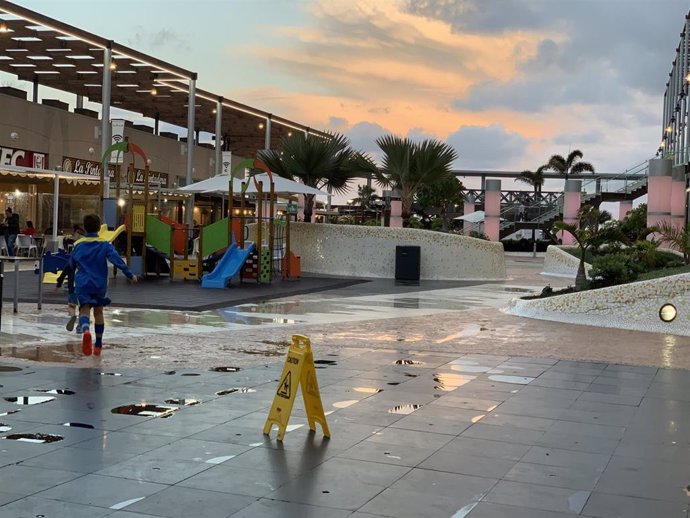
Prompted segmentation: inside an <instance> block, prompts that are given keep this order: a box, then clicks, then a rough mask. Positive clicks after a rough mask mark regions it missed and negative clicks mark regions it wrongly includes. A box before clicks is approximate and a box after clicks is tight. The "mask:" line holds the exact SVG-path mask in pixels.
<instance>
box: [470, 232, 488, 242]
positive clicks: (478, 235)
mask: <svg viewBox="0 0 690 518" xmlns="http://www.w3.org/2000/svg"><path fill="white" fill-rule="evenodd" d="M470 237H476V238H477V239H483V240H485V241H491V240H490V239H489V236H487V235H486V234H484V233H482V232H477V231H476V230H472V231H470Z"/></svg>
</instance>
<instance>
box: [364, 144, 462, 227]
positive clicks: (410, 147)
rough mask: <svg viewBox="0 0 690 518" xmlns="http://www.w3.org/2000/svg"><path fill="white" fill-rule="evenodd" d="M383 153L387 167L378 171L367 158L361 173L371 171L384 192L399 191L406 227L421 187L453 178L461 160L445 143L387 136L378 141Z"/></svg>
mask: <svg viewBox="0 0 690 518" xmlns="http://www.w3.org/2000/svg"><path fill="white" fill-rule="evenodd" d="M376 144H378V146H379V148H381V151H383V154H384V157H383V165H382V166H381V167H377V166H376V165H375V164H374V163H373V161H372V160H371V159H369V158H367V157H364V158H365V160H364V163H360V169H361V170H368V171H369V172H371V173H372V174H373V175H374V177H375V178H376V182H377V183H378V184H379V185H381V186H382V187H384V188H392V189H396V190H397V191H398V192H399V193H400V199H401V200H402V217H403V222H404V224H405V225H406V224H407V222H408V221H409V219H410V213H411V211H412V203H413V201H414V196H415V193H416V192H417V189H419V187H420V185H424V184H426V185H429V184H432V183H434V182H436V181H438V180H441V179H443V178H446V177H448V176H450V172H451V165H452V163H453V162H454V161H455V160H456V159H457V158H458V155H457V153H456V152H455V150H454V149H453V148H452V147H450V146H449V145H448V144H446V143H445V142H441V141H440V140H436V139H427V140H423V141H421V142H413V141H411V140H410V139H407V138H402V137H398V136H396V135H384V136H383V137H379V138H378V139H377V140H376Z"/></svg>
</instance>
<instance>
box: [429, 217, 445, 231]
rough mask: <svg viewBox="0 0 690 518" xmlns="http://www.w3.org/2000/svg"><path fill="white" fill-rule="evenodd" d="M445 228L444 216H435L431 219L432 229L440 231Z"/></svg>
mask: <svg viewBox="0 0 690 518" xmlns="http://www.w3.org/2000/svg"><path fill="white" fill-rule="evenodd" d="M441 229H443V218H435V219H432V220H431V230H436V231H437V232H440V231H441Z"/></svg>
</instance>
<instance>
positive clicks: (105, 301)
mask: <svg viewBox="0 0 690 518" xmlns="http://www.w3.org/2000/svg"><path fill="white" fill-rule="evenodd" d="M77 299H78V300H79V307H81V306H83V305H85V304H88V305H89V306H92V307H102V306H108V305H110V302H111V300H110V299H109V298H108V297H106V294H105V293H77Z"/></svg>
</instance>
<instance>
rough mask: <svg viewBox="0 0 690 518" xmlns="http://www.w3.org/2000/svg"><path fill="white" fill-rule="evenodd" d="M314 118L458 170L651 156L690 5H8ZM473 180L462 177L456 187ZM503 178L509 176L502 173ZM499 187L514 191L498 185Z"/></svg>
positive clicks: (599, 1) (461, 1) (371, 146)
mask: <svg viewBox="0 0 690 518" xmlns="http://www.w3.org/2000/svg"><path fill="white" fill-rule="evenodd" d="M15 1H16V3H19V4H21V5H23V6H25V7H28V8H30V9H34V10H37V11H40V12H42V13H44V14H47V15H49V16H52V17H54V18H57V19H59V20H62V21H64V22H67V23H69V24H72V25H75V26H77V27H80V28H83V29H86V30H88V31H91V32H95V33H97V34H100V35H102V36H106V37H109V38H111V39H114V40H116V41H119V42H120V43H123V44H126V45H129V46H132V47H134V48H136V49H138V50H141V51H143V52H145V53H148V54H151V55H154V56H156V57H159V58H161V59H164V60H167V61H170V62H172V63H175V64H178V65H180V66H182V67H183V68H186V69H189V70H193V71H196V72H198V73H199V81H198V84H199V86H200V87H201V88H204V89H206V90H210V91H212V92H216V93H218V94H222V95H224V96H225V97H228V98H230V99H233V100H236V101H239V102H242V103H246V104H249V105H252V106H255V107H257V108H260V109H263V110H266V111H268V112H272V113H275V114H278V115H281V116H283V117H286V118H288V119H292V120H295V121H297V122H300V123H303V124H306V125H308V126H310V127H314V128H318V129H323V130H332V131H337V132H341V133H344V134H346V135H347V136H348V137H349V138H350V139H351V142H352V145H353V147H354V148H355V149H358V150H360V151H364V152H369V153H371V154H372V155H373V156H377V150H378V148H377V146H376V143H375V140H376V138H378V137H380V136H382V135H384V134H386V133H395V134H398V135H401V136H408V137H411V138H414V139H419V138H438V139H441V140H444V141H446V142H448V144H450V145H451V146H453V147H454V148H455V149H456V150H457V152H458V155H459V158H458V160H457V161H456V163H455V164H454V166H455V167H456V168H457V169H494V170H524V169H531V170H534V169H536V168H537V167H538V166H539V165H541V164H543V163H544V162H546V161H547V160H548V158H549V157H550V156H551V155H552V154H554V153H558V154H563V155H565V154H567V153H568V151H570V150H573V149H580V150H582V151H583V153H584V155H585V160H587V161H590V162H592V164H593V165H594V167H595V169H596V170H597V171H600V172H605V173H617V172H622V171H623V170H625V169H627V168H630V167H631V166H633V165H635V164H638V163H640V162H642V161H643V160H645V159H647V158H649V157H651V156H653V155H654V153H655V152H656V149H657V147H658V144H659V140H660V136H661V111H662V101H663V94H664V89H665V83H666V80H667V78H668V72H669V71H670V69H671V62H672V60H673V58H674V56H675V49H676V46H677V45H678V42H679V32H680V30H681V28H682V25H683V22H684V17H685V15H686V14H687V13H688V10H689V9H690V2H688V0H194V1H181V0H147V1H146V2H143V1H140V0H119V1H118V2H117V3H113V2H111V1H104V0H61V1H60V2H56V1H55V0H15ZM466 183H469V182H466ZM504 183H505V182H504ZM504 188H508V186H507V185H506V186H504Z"/></svg>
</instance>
